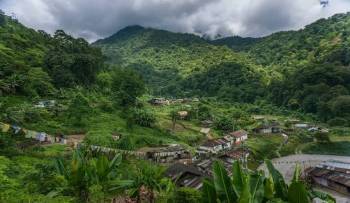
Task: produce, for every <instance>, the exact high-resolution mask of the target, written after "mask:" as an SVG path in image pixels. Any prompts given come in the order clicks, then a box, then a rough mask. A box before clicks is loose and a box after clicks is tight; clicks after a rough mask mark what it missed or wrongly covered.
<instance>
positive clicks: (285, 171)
mask: <svg viewBox="0 0 350 203" xmlns="http://www.w3.org/2000/svg"><path fill="white" fill-rule="evenodd" d="M327 160H336V161H344V162H350V157H349V156H333V155H309V154H295V155H290V156H285V157H280V158H276V159H273V160H272V163H273V165H274V166H275V167H276V169H277V170H278V171H280V172H281V174H282V175H283V177H284V178H285V179H286V181H287V182H290V181H291V180H292V178H293V173H294V169H295V165H296V164H299V165H300V166H301V168H302V170H303V171H304V169H306V168H308V167H313V166H316V165H317V164H319V163H321V162H324V161H327ZM258 169H259V170H263V171H265V173H267V169H266V166H265V164H262V165H260V166H259V168H258ZM320 190H323V191H325V192H328V193H329V190H328V191H327V190H324V189H320ZM331 193H332V195H333V196H334V197H335V198H336V199H337V203H338V202H341V203H350V197H346V196H344V195H341V194H338V193H336V192H333V191H332V192H331Z"/></svg>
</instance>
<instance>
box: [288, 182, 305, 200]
mask: <svg viewBox="0 0 350 203" xmlns="http://www.w3.org/2000/svg"><path fill="white" fill-rule="evenodd" d="M288 202H289V203H309V202H310V200H309V197H308V193H307V190H306V188H305V185H304V184H303V183H302V182H292V184H291V185H290V186H289V189H288Z"/></svg>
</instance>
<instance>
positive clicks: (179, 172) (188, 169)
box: [165, 163, 205, 189]
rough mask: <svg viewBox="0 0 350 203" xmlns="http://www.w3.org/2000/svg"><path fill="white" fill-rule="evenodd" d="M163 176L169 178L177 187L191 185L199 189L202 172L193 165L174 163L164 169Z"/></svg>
mask: <svg viewBox="0 0 350 203" xmlns="http://www.w3.org/2000/svg"><path fill="white" fill-rule="evenodd" d="M165 176H167V177H168V178H170V179H171V180H172V181H173V182H174V183H175V185H176V186H178V187H191V188H195V189H201V188H202V186H203V183H202V179H203V178H204V177H205V175H204V173H202V172H201V171H199V170H198V168H196V167H195V166H194V165H185V164H181V163H176V164H173V165H171V166H170V167H169V168H168V169H167V170H166V171H165Z"/></svg>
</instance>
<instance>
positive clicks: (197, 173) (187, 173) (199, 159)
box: [166, 130, 249, 189]
mask: <svg viewBox="0 0 350 203" xmlns="http://www.w3.org/2000/svg"><path fill="white" fill-rule="evenodd" d="M246 139H248V133H247V132H246V131H244V130H239V131H234V132H231V133H228V134H226V135H225V136H224V137H222V138H217V139H212V140H208V141H206V142H205V143H203V144H202V145H200V146H199V147H198V149H197V151H196V155H195V157H193V158H192V159H191V161H188V162H175V163H173V164H172V165H170V167H169V168H168V169H167V171H166V176H167V177H169V178H170V179H171V180H173V182H174V183H175V184H176V185H177V186H178V187H192V188H195V189H200V188H201V187H202V179H203V178H205V177H210V176H212V168H213V164H214V162H215V161H220V162H221V163H223V165H224V167H225V169H226V170H227V172H228V174H231V170H232V164H233V162H234V161H240V162H242V163H246V162H247V158H248V156H249V152H248V150H246V149H244V148H242V146H241V143H242V142H244V141H245V140H246Z"/></svg>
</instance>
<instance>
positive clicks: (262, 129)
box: [253, 116, 329, 134]
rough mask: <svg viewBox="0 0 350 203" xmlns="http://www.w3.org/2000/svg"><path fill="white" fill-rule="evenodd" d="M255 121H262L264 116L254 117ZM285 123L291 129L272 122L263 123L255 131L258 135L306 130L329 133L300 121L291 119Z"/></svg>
mask: <svg viewBox="0 0 350 203" xmlns="http://www.w3.org/2000/svg"><path fill="white" fill-rule="evenodd" d="M253 118H254V119H255V120H262V119H263V118H264V117H263V116H253ZM285 123H290V127H282V126H281V124H280V123H279V122H277V121H275V120H272V121H270V122H263V124H260V125H258V126H257V127H255V128H254V129H253V132H254V133H256V134H276V133H281V132H288V131H294V130H297V129H298V130H306V131H308V132H325V133H328V131H329V130H328V129H326V128H321V127H318V126H316V125H311V124H309V123H303V122H300V120H296V119H291V120H286V121H285Z"/></svg>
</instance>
